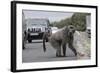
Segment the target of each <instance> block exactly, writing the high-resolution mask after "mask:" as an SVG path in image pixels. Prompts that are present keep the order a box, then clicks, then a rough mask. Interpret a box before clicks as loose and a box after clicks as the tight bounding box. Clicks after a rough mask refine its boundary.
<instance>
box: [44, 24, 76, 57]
mask: <svg viewBox="0 0 100 73" xmlns="http://www.w3.org/2000/svg"><path fill="white" fill-rule="evenodd" d="M74 32H75V28H74V26H72V25H68V26H65V27H63V28H62V29H60V30H59V31H57V32H56V33H54V34H51V33H48V32H45V33H44V35H43V49H44V52H45V51H46V47H45V40H46V39H48V41H49V42H50V44H51V45H52V47H53V48H55V49H56V56H57V57H61V56H66V44H68V46H69V48H70V49H71V50H72V51H73V52H74V54H75V56H76V55H77V52H76V49H75V48H74V47H73V40H74ZM61 51H62V55H61Z"/></svg>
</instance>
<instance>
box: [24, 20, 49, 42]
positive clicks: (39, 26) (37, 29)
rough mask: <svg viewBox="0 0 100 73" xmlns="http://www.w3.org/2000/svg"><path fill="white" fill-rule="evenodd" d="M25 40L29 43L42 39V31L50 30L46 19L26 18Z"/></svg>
mask: <svg viewBox="0 0 100 73" xmlns="http://www.w3.org/2000/svg"><path fill="white" fill-rule="evenodd" d="M26 25H27V30H26V31H27V35H28V37H27V40H28V42H29V43H31V42H32V40H36V39H42V37H43V34H44V32H47V31H48V30H50V27H49V20H48V19H27V20H26Z"/></svg>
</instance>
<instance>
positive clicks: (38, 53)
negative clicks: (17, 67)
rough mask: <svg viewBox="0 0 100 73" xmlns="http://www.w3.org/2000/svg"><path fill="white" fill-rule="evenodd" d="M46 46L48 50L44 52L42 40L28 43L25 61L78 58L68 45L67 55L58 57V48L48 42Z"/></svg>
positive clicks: (23, 58) (24, 51)
mask: <svg viewBox="0 0 100 73" xmlns="http://www.w3.org/2000/svg"><path fill="white" fill-rule="evenodd" d="M82 34H83V33H82ZM79 41H80V40H79ZM86 44H87V43H86ZM46 48H47V51H46V52H44V51H43V44H42V40H33V42H32V43H27V44H26V49H25V50H23V51H22V61H23V63H30V62H47V61H64V60H78V58H77V57H75V56H74V53H73V52H72V51H71V50H70V49H69V48H68V47H67V49H66V57H56V50H55V49H54V48H53V47H52V46H51V45H50V44H49V43H48V42H47V43H46ZM81 51H82V50H81Z"/></svg>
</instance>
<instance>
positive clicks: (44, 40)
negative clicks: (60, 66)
mask: <svg viewBox="0 0 100 73" xmlns="http://www.w3.org/2000/svg"><path fill="white" fill-rule="evenodd" d="M45 42H46V34H45V33H44V35H43V51H44V52H46V46H45Z"/></svg>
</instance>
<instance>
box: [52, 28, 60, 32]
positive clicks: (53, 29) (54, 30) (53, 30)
mask: <svg viewBox="0 0 100 73" xmlns="http://www.w3.org/2000/svg"><path fill="white" fill-rule="evenodd" d="M51 30H52V33H56V32H57V31H58V30H59V29H58V27H51Z"/></svg>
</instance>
